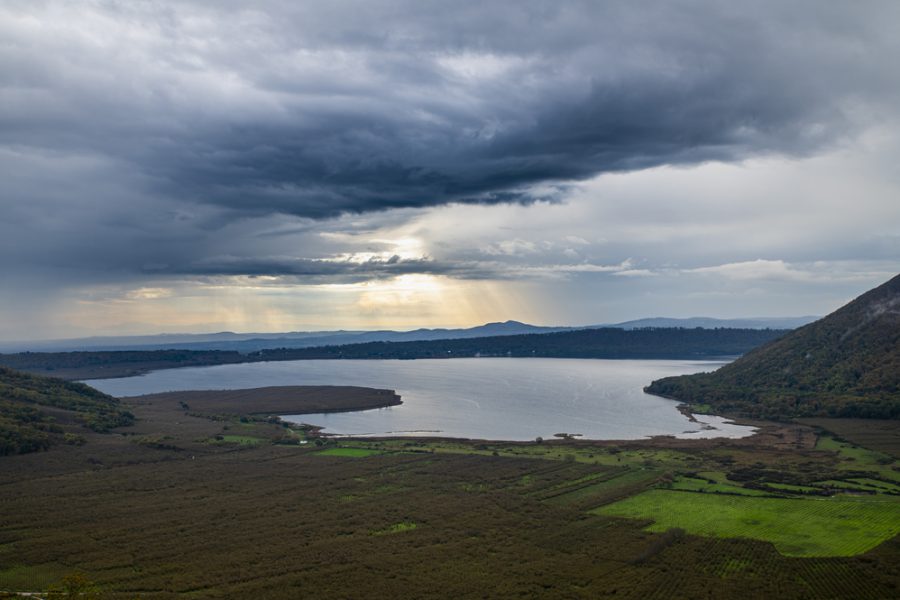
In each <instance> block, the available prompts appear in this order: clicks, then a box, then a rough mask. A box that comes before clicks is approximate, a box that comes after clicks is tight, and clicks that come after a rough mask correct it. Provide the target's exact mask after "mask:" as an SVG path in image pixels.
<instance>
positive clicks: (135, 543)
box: [0, 389, 900, 599]
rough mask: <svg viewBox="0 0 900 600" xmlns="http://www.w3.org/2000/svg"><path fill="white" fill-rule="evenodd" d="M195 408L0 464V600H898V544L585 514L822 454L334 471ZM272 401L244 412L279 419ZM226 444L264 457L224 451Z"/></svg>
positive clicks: (557, 448)
mask: <svg viewBox="0 0 900 600" xmlns="http://www.w3.org/2000/svg"><path fill="white" fill-rule="evenodd" d="M331 391H335V390H334V389H332V390H331ZM259 393H260V392H257V394H259ZM322 393H324V391H322ZM360 393H362V392H360ZM205 394H207V393H204V394H201V395H197V396H194V397H193V398H191V397H190V396H185V395H183V394H178V395H169V396H166V395H157V397H155V398H154V397H150V398H148V397H143V398H135V399H126V400H125V401H124V402H125V404H126V405H127V407H128V408H129V409H130V410H132V411H133V412H134V413H135V415H136V417H137V421H136V424H135V426H133V427H129V428H125V429H121V430H118V432H116V433H112V434H105V435H102V434H96V433H93V432H90V431H86V433H85V436H86V438H87V443H86V444H84V445H82V446H72V447H65V448H63V447H56V448H53V449H51V450H50V451H48V452H42V453H34V454H28V455H21V456H12V457H5V458H3V459H2V463H0V465H2V469H0V504H2V506H3V512H2V518H0V590H3V589H10V588H11V587H16V586H17V587H18V589H25V588H26V587H29V586H28V585H27V584H28V582H29V581H32V583H34V586H36V587H34V586H32V587H31V589H41V588H43V589H46V588H48V587H50V586H51V585H53V584H55V583H58V582H60V581H61V580H62V578H63V576H65V575H66V574H70V573H73V572H80V573H83V574H84V576H85V577H87V578H88V579H89V580H90V581H92V582H94V583H95V584H96V586H97V587H98V589H99V590H101V591H103V592H104V593H105V597H107V598H134V597H141V598H145V599H154V598H171V597H175V596H176V595H178V596H182V595H184V596H193V597H198V598H199V597H202V598H215V597H221V598H226V597H227V598H235V597H254V598H273V599H278V598H297V597H305V596H308V595H311V594H314V595H316V596H322V597H338V598H367V599H368V598H388V597H417V598H448V597H454V598H482V597H493V598H504V597H542V598H579V597H580V598H641V599H644V598H758V597H779V598H836V597H854V598H862V599H865V598H886V597H892V596H894V595H895V594H894V593H895V591H896V589H895V588H894V587H893V586H894V585H895V584H896V583H897V581H898V575H900V573H898V569H900V567H898V565H900V560H898V558H900V543H898V542H897V540H893V541H891V542H888V543H886V544H883V545H882V546H880V547H878V548H876V549H875V550H873V551H871V552H869V553H867V554H865V555H862V556H859V557H854V558H834V559H796V558H793V559H792V558H786V557H784V556H781V555H780V554H778V552H776V551H775V549H774V548H773V547H772V546H771V545H770V544H766V543H761V542H753V541H747V540H737V539H734V540H716V539H708V538H700V537H695V536H692V535H687V534H681V532H677V531H676V532H670V533H663V534H653V533H648V532H645V531H643V530H642V529H641V526H642V525H643V524H642V523H639V522H634V521H627V520H621V519H616V518H611V517H604V516H600V515H589V514H586V512H585V511H586V510H589V509H591V508H595V507H597V506H599V505H601V504H605V503H607V502H611V501H613V500H615V499H617V498H618V497H621V495H622V494H625V495H629V494H633V493H637V492H639V491H641V490H644V489H647V486H649V485H652V484H653V483H654V482H657V481H661V480H665V479H666V478H667V477H668V475H667V472H666V470H667V469H669V468H671V465H673V464H679V465H682V466H681V467H679V468H680V469H689V468H696V469H704V468H712V467H711V466H710V465H712V466H716V465H721V466H722V468H724V469H734V470H736V471H740V470H746V469H747V468H750V467H753V466H754V465H756V467H757V468H759V469H760V470H761V471H766V470H767V469H769V470H771V469H775V468H777V469H781V470H787V471H797V472H805V471H804V470H813V471H819V472H826V471H827V470H828V469H829V468H831V467H830V464H831V461H833V460H834V457H833V455H831V454H829V453H822V452H814V451H813V450H810V449H803V448H800V447H795V449H794V450H792V451H791V452H783V451H780V450H778V449H775V448H771V447H766V446H765V445H755V446H754V445H752V444H751V443H748V444H747V445H745V446H737V447H736V446H730V445H729V443H728V442H725V443H720V442H708V443H706V444H703V443H700V442H698V441H689V442H690V443H689V444H686V445H683V446H681V447H680V448H679V449H678V450H677V451H676V450H671V451H669V450H663V448H665V447H666V446H665V444H666V443H667V442H670V441H671V440H663V439H657V440H653V441H650V442H633V443H629V444H624V445H619V446H616V445H615V444H612V443H605V444H591V443H590V442H583V441H579V442H566V441H553V442H545V443H543V444H540V445H537V444H518V445H516V444H505V443H503V442H477V443H476V442H470V443H463V442H456V443H454V444H451V445H448V444H447V442H443V444H444V446H441V445H440V444H441V442H440V441H438V440H391V441H374V442H368V443H367V444H368V446H367V447H369V448H371V449H372V450H374V451H378V452H381V454H378V455H372V456H367V457H365V458H347V457H341V456H326V455H323V454H320V449H319V448H318V447H317V446H316V445H315V444H313V443H307V444H304V445H296V446H288V445H282V444H273V443H268V442H270V441H279V440H280V439H282V438H283V436H285V435H302V433H299V432H296V431H291V430H286V429H285V427H284V426H283V424H280V423H277V422H270V421H268V420H266V419H254V418H252V417H249V416H247V415H244V417H245V418H244V419H243V420H242V419H241V418H239V417H235V416H231V417H230V416H228V413H230V412H232V411H233V410H234V409H235V408H236V405H235V404H229V403H228V401H226V399H227V398H228V396H227V395H219V396H218V397H220V398H223V404H222V405H221V406H216V405H215V395H214V394H212V393H209V394H210V395H208V396H207V395H205ZM215 394H221V393H219V392H216V393H215ZM276 396H277V397H276ZM279 398H283V397H282V396H278V395H273V396H271V397H270V398H269V399H268V400H265V401H262V402H260V403H259V404H258V405H257V406H256V408H260V407H261V406H266V407H267V408H277V409H278V410H276V411H275V412H281V408H283V407H282V405H280V404H277V403H278V402H280V401H281V400H279ZM258 399H259V396H258ZM237 401H238V400H236V399H235V397H234V396H232V397H231V402H237ZM269 401H271V402H273V403H276V406H272V405H267V404H266V402H269ZM182 403H184V404H186V405H187V407H185V406H184V405H182ZM201 408H202V411H203V412H204V413H205V414H206V416H201V414H200V413H199V412H195V411H199V410H200V409H201ZM262 412H268V410H263V411H262ZM217 436H221V437H222V440H216V437H217ZM239 438H246V439H258V440H262V441H263V442H265V443H260V444H257V445H243V444H241V443H240V442H239V441H231V442H229V441H228V440H229V439H235V440H237V439H239ZM685 442H688V441H685ZM325 443H326V444H334V442H333V441H325ZM355 443H356V444H361V443H363V442H355ZM537 451H539V452H540V454H537V453H535V452H537ZM558 453H562V454H558ZM565 453H569V454H565ZM574 453H577V455H578V460H577V461H576V460H560V457H561V456H562V455H563V454H565V455H566V456H572V457H573V458H574ZM494 454H499V455H498V456H494ZM669 454H671V457H670V458H667V456H668V455H669ZM620 456H621V457H625V458H623V459H622V462H621V466H618V465H619V463H618V462H616V461H617V460H618V457H620ZM592 457H596V462H590V461H593V460H594V458H592ZM642 457H644V458H642ZM667 461H668V462H667ZM23 573H24V575H23ZM31 574H37V575H41V574H42V575H41V576H42V577H44V579H43V580H40V581H39V580H34V579H33V580H28V577H29V576H32V575H31ZM37 575H33V576H34V577H37ZM44 584H46V585H44ZM23 586H24V587H23Z"/></svg>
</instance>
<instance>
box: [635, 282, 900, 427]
mask: <svg viewBox="0 0 900 600" xmlns="http://www.w3.org/2000/svg"><path fill="white" fill-rule="evenodd" d="M647 391H648V392H650V393H653V394H659V395H662V396H667V397H671V398H675V399H677V400H682V401H684V402H687V403H690V404H708V405H711V406H712V407H713V408H714V409H715V410H716V411H721V412H726V413H732V414H741V415H747V416H753V417H765V418H791V417H799V416H837V417H869V418H890V419H896V418H900V275H898V276H897V277H894V278H893V279H891V280H890V281H888V282H887V283H885V284H883V285H881V286H879V287H877V288H875V289H873V290H871V291H869V292H867V293H865V294H863V295H862V296H860V297H859V298H857V299H856V300H854V301H852V302H850V303H849V304H847V305H846V306H844V307H843V308H840V309H838V310H837V311H835V312H834V313H832V314H830V315H828V316H827V317H825V318H823V319H820V320H819V321H816V322H815V323H811V324H809V325H806V326H805V327H802V328H800V329H797V330H795V331H793V332H791V333H789V334H787V335H785V336H784V337H782V338H780V339H778V340H775V341H774V342H771V343H769V344H767V345H765V346H762V347H760V348H757V349H756V350H754V351H753V352H750V353H748V354H747V355H746V356H744V357H742V358H740V359H738V360H736V361H735V362H733V363H731V364H729V365H726V366H724V367H722V368H721V369H719V370H717V371H715V372H713V373H704V374H698V375H686V376H681V377H667V378H665V379H660V380H658V381H654V382H653V383H652V384H651V385H650V386H648V387H647Z"/></svg>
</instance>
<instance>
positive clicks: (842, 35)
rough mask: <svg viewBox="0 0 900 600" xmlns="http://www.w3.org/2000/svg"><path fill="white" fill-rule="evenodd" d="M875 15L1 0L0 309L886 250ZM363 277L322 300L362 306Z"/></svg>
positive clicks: (891, 153) (481, 286)
mask: <svg viewBox="0 0 900 600" xmlns="http://www.w3.org/2000/svg"><path fill="white" fill-rule="evenodd" d="M898 22H900V6H898V5H897V4H896V3H894V2H889V1H884V2H877V1H873V2H864V3H845V4H838V3H825V4H823V3H821V2H759V3H728V2H715V1H711V0H710V1H690V0H685V1H676V2H639V3H636V2H593V1H585V2H577V1H568V2H538V1H530V2H529V1H515V2H465V1H463V2H454V3H445V2H443V3H439V2H419V1H415V2H413V1H410V2H400V1H395V2H378V1H373V0H367V1H360V2H347V1H335V2H328V3H296V2H287V1H280V0H271V1H257V2H253V3H244V2H237V1H222V0H215V1H214V0H209V1H202V0H196V1H187V0H185V1H171V2H162V1H160V2H149V1H147V2H143V1H134V2H117V1H114V0H95V1H86V2H77V3H74V2H65V1H62V0H60V1H50V0H47V1H41V0H27V1H17V0H8V1H6V2H4V3H3V4H2V6H0V39H3V43H2V44H0V107H2V110H0V177H2V180H3V184H2V186H3V187H2V192H0V193H2V197H0V201H2V208H3V212H4V215H3V219H2V220H0V269H2V272H3V274H4V275H3V277H4V285H3V288H4V289H3V290H2V291H0V302H2V303H3V307H4V318H3V320H4V322H5V323H4V326H3V327H0V333H2V332H4V331H5V332H7V335H20V336H22V335H30V331H31V330H32V329H34V328H36V327H38V326H39V325H37V324H38V323H40V324H42V325H40V327H43V329H45V330H47V331H45V332H43V333H42V335H46V333H48V332H49V330H50V329H53V328H56V327H62V328H65V327H67V326H71V325H72V323H73V322H74V321H75V320H81V321H83V322H84V323H85V324H86V325H85V327H88V328H90V327H93V326H96V325H97V324H98V323H102V318H101V317H100V316H99V315H101V314H107V315H115V316H114V317H110V318H109V322H108V323H104V324H103V325H104V326H106V327H113V326H117V324H128V323H131V324H132V325H133V326H134V327H137V328H140V327H155V328H157V329H168V327H166V326H165V325H166V320H165V315H166V314H170V315H171V314H172V312H173V311H177V310H179V307H180V309H184V310H187V309H186V308H185V307H187V306H189V305H191V303H192V302H196V304H197V306H206V307H213V308H215V310H218V311H219V313H217V314H219V315H220V316H217V317H215V318H210V320H208V321H203V320H202V319H201V318H200V317H199V316H198V317H197V318H196V319H194V320H193V321H190V323H193V324H194V325H196V326H202V327H217V326H220V325H222V326H227V325H228V324H229V323H237V325H235V327H241V326H246V327H251V328H252V327H253V325H254V323H255V322H254V321H253V320H252V317H247V316H246V315H247V314H250V313H252V312H254V311H255V312H257V313H259V312H260V311H261V310H262V312H265V311H270V312H271V313H272V314H277V315H281V316H276V317H271V319H273V320H270V321H267V322H265V323H263V325H265V326H269V325H266V323H273V324H271V326H272V327H281V326H284V327H289V326H292V325H294V324H312V325H315V324H316V323H319V322H321V321H322V319H323V315H328V314H329V311H328V309H326V308H315V307H316V306H325V305H327V304H328V303H329V302H330V301H329V300H325V301H322V300H321V298H320V294H322V293H324V291H323V290H325V289H326V288H323V287H322V286H328V285H336V286H351V287H352V286H365V285H370V286H375V287H378V286H381V288H379V289H380V290H381V292H384V293H383V294H382V296H381V297H383V298H387V299H388V301H387V303H386V304H384V306H388V305H390V306H391V307H393V308H392V309H391V310H394V313H392V315H393V316H391V315H388V316H386V317H385V319H386V321H384V322H385V323H387V324H392V323H396V322H397V321H396V317H397V315H399V314H401V313H402V314H403V315H405V318H408V320H410V322H411V321H412V320H413V319H415V318H419V319H420V321H423V323H422V324H429V323H435V324H457V322H464V321H467V320H472V319H481V318H504V317H516V318H531V319H533V320H539V321H544V322H546V321H548V320H554V321H555V322H571V321H579V320H580V321H588V322H589V321H602V320H611V319H606V318H605V317H606V315H605V314H599V312H600V311H601V310H602V311H613V312H616V314H615V315H614V317H618V316H621V317H623V318H630V317H638V316H645V315H644V314H626V311H625V310H624V308H623V306H625V304H627V305H628V306H629V307H630V308H631V309H632V310H642V311H649V312H653V313H654V314H674V313H676V312H679V311H680V312H685V311H687V310H689V307H690V306H695V307H697V308H698V309H702V310H705V311H708V312H710V311H712V312H719V313H724V312H729V311H731V312H735V311H743V312H748V311H750V312H752V307H751V306H749V305H747V304H741V305H739V306H738V305H731V306H726V307H725V308H722V309H721V310H719V311H715V310H714V309H715V306H716V305H714V304H713V299H716V298H718V299H720V300H721V298H722V297H723V296H721V295H719V296H717V295H716V294H726V295H727V294H731V297H734V296H735V295H737V293H738V291H739V290H743V291H744V292H746V294H749V295H750V297H752V296H753V295H754V294H756V293H757V291H758V290H759V289H760V288H759V285H761V283H760V282H767V281H768V282H779V283H778V285H786V283H785V282H793V283H794V284H795V285H798V286H799V285H805V286H807V287H805V288H803V290H804V293H806V292H808V297H812V293H813V292H812V290H814V289H815V286H817V285H819V284H820V282H821V281H822V280H823V279H829V277H830V280H831V281H832V282H845V283H846V282H848V281H856V282H857V284H858V286H863V285H864V284H865V285H868V284H869V283H874V282H876V281H875V280H876V279H877V278H879V277H881V276H882V275H883V274H885V273H887V274H890V273H891V271H894V270H896V267H897V263H898V258H900V252H898V241H897V234H898V231H900V215H898V213H897V210H896V209H895V208H894V206H895V205H896V204H897V203H896V201H895V199H896V197H897V192H898V188H900V184H898V181H897V179H896V174H895V171H894V168H895V165H896V163H897V159H898V152H897V148H898V145H897V137H896V133H897V131H898V113H897V109H896V106H898V105H900V75H898V73H900V72H898V71H897V70H896V68H895V62H896V60H895V59H896V57H898V56H900V37H898V36H897V35H896V33H897V31H896V29H897V28H896V23H898ZM848 265H854V266H852V267H850V266H848ZM829 274H830V275H829ZM416 278H418V279H416ZM422 278H425V279H422ZM411 281H415V282H418V283H416V285H418V286H419V288H421V289H420V291H422V290H425V291H424V292H423V293H425V292H428V293H432V292H433V294H432V296H433V298H432V297H431V296H429V298H431V299H430V300H429V299H423V298H421V297H420V295H417V293H413V292H411V291H410V290H411V289H412V288H413V287H415V286H413V285H412V284H411V283H410V282H411ZM423 281H430V283H429V284H428V285H425V284H423V283H422V282H423ZM710 281H712V282H717V283H709V282H710ZM625 282H628V283H627V285H626V284H625ZM704 282H706V283H704ZM736 282H742V283H743V284H744V286H743V287H742V288H736V287H733V286H734V285H736ZM495 283H496V285H499V286H500V287H499V288H498V287H492V288H491V290H492V291H487V288H488V287H490V286H492V285H494V284H495ZM391 285H394V286H395V287H396V290H399V291H396V290H395V291H385V289H388V288H390V286H391ZM703 285H705V286H707V288H708V289H709V290H710V295H708V296H707V298H708V299H710V301H709V302H707V303H705V304H704V303H702V302H701V303H699V304H698V303H697V302H696V298H693V299H692V298H691V297H690V294H692V293H694V292H693V291H692V292H688V291H687V290H689V289H694V288H695V287H697V286H703ZM841 285H844V284H841V283H835V286H836V287H832V288H831V291H830V294H831V295H830V296H828V298H829V302H831V301H833V300H835V299H844V296H846V295H847V294H848V293H850V288H847V287H841ZM848 285H849V284H848ZM317 286H318V287H317ZM385 286H387V287H385ZM429 286H431V287H429ZM453 286H457V288H458V290H462V289H465V290H467V291H466V292H465V294H463V293H462V292H460V294H461V295H466V294H468V296H467V298H468V300H466V301H465V302H462V301H460V302H459V303H461V304H465V305H466V307H467V308H466V310H465V311H464V312H463V313H461V314H464V316H459V317H458V318H457V317H453V316H451V315H449V313H447V312H446V310H445V312H444V313H441V312H440V305H441V302H440V301H439V300H436V298H439V297H441V296H442V295H444V296H446V295H447V294H449V291H448V290H449V289H450V288H452V287H453ZM503 286H506V287H505V288H504V287H503ZM653 286H656V287H655V288H654V287H653ZM723 286H724V287H723ZM810 286H813V287H810ZM501 288H503V289H505V290H506V296H507V297H506V299H505V300H503V301H500V300H496V299H495V300H490V301H488V300H485V299H486V298H488V297H489V296H490V297H495V298H501V297H503V296H504V293H503V292H501V291H497V290H499V289H501ZM146 289H150V290H157V292H159V290H163V291H162V292H159V293H157V292H154V294H151V295H150V296H149V297H148V296H146V294H144V295H142V293H141V290H146ZM354 289H355V288H354ZM372 289H374V288H372ZM372 289H360V290H357V292H354V294H355V295H353V300H352V301H347V302H345V303H344V305H342V306H344V308H343V309H342V310H344V313H343V314H344V320H343V321H341V323H340V324H342V325H352V322H353V319H354V318H358V320H359V321H360V324H362V325H365V324H366V323H375V322H374V321H373V320H372V319H374V317H373V315H374V314H375V312H377V310H378V306H380V305H379V304H378V302H375V301H373V300H371V298H369V300H365V299H364V298H363V295H364V294H366V293H369V294H370V296H371V294H372V293H374V292H372ZM561 289H566V298H567V299H568V300H567V301H566V302H563V303H562V304H560V303H559V302H558V301H555V300H552V299H548V298H550V297H551V296H552V291H553V290H561ZM662 289H669V290H670V291H671V296H672V298H673V299H674V300H673V303H672V304H669V306H668V307H667V306H666V305H665V304H663V303H661V302H659V301H658V300H657V301H656V304H654V300H653V298H657V299H658V297H659V296H660V295H661V294H662V292H661V290H662ZM797 289H799V288H795V292H796V291H797ZM273 290H278V291H277V292H276V291H273ZM429 290H430V291H429ZM332 291H334V290H332ZM853 291H858V290H856V289H855V288H854V289H853ZM334 292H335V294H337V293H338V292H337V291H334ZM381 292H379V293H381ZM395 292H396V293H395ZM779 293H780V292H779ZM804 293H799V294H797V293H795V294H793V296H792V294H791V293H789V292H786V291H785V292H784V294H782V295H779V294H775V295H774V296H772V297H773V298H790V297H794V298H802V297H807V296H804ZM273 294H274V295H277V296H278V300H277V301H271V302H274V304H272V303H271V302H270V300H271V298H272V295H273ZM304 294H305V296H304ZM598 294H600V295H602V297H603V298H604V300H603V302H601V303H595V304H593V305H592V304H591V303H590V300H589V299H590V298H597V296H598ZM300 296H303V298H302V299H301V298H300ZM513 296H516V298H517V299H514V298H512V297H513ZM333 297H334V298H337V297H338V296H333ZM342 297H343V296H342ZM460 297H461V296H460ZM210 298H215V299H216V300H215V301H211V300H210ZM313 298H315V299H313ZM478 298H480V299H481V300H483V301H479V300H478ZM574 298H583V299H582V300H579V301H575V300H573V299H574ZM626 298H631V299H630V300H626ZM642 298H643V300H642ZM677 298H681V300H677ZM267 299H268V300H267ZM291 299H293V300H291ZM148 302H149V303H151V304H152V303H156V304H152V305H153V306H156V308H155V309H153V310H150V309H148V308H147V307H148V306H151V304H147V303H148ZM292 302H293V304H292ZM429 302H431V304H429ZM615 302H619V303H620V304H619V305H618V306H619V308H616V306H617V305H616V304H615ZM679 302H680V304H679ZM92 303H93V304H92ZM217 303H219V304H221V306H219V304H217ZM391 303H393V304H391ZM459 303H458V304H459ZM622 303H625V304H622ZM764 304H765V303H764ZM138 305H140V306H141V307H142V308H140V309H139V308H138ZM432 305H433V306H432ZM548 306H556V307H557V308H555V309H549V308H547V307H548ZM591 306H593V307H594V308H595V309H596V312H597V314H592V313H591ZM719 306H720V307H721V306H724V305H719ZM61 307H64V308H61ZM91 307H93V308H91ZM216 307H218V308H216ZM248 307H249V308H248ZM260 307H263V309H264V310H263V309H261V308H260ZM273 307H274V308H273ZM479 307H482V308H483V310H481V309H480V308H479ZM560 307H562V308H560ZM213 308H210V310H213ZM445 308H446V307H445ZM821 309H822V306H821V304H820V305H816V306H813V307H810V309H809V310H803V308H802V307H801V306H799V305H797V304H796V303H795V304H793V305H785V309H784V310H783V311H782V312H784V313H795V314H796V313H798V312H814V311H817V310H821ZM91 310H93V311H94V312H91ZM167 310H168V311H169V312H168V313H167V312H166V311H167ZM198 310H199V309H198ZM479 310H481V312H479ZM29 311H30V314H32V315H33V318H32V319H26V320H23V319H22V318H20V317H12V316H7V315H11V314H13V313H16V314H19V313H25V312H29ZM66 311H68V312H66ZM85 311H87V312H85ZM141 311H145V312H144V313H141ZM146 311H149V312H146ZM154 311H155V312H154ZM354 311H357V312H354ZM366 311H370V312H366ZM372 311H375V312H372ZM404 311H405V312H404ZM514 311H520V312H519V313H517V314H508V313H509V312H514ZM566 311H569V312H566ZM773 311H775V305H774V300H773V301H772V302H771V303H770V304H766V305H765V306H763V311H762V312H769V313H771V312H773ZM64 313H65V314H68V315H70V316H69V317H59V316H58V315H62V314H64ZM522 313H524V314H522ZM49 314H54V315H57V316H56V317H54V319H56V320H55V321H54V320H53V319H49V317H47V315H49ZM234 314H240V315H242V316H241V319H245V320H240V319H238V320H235V319H234V318H232V317H229V316H228V315H234ZM298 314H300V315H301V316H297V315H298ZM760 314H761V313H760ZM91 315H93V316H91ZM221 315H225V316H221ZM285 315H294V317H296V318H294V319H293V320H291V318H289V317H287V316H285ZM60 319H62V321H60ZM66 319H68V321H66ZM391 319H395V320H394V321H391ZM173 322H177V321H173ZM275 322H277V323H278V324H277V325H276V324H274V323H275ZM438 322H439V323H438ZM66 323H68V325H66ZM141 323H143V324H144V325H141ZM260 327H261V326H260ZM69 329H71V327H69ZM72 331H74V329H72Z"/></svg>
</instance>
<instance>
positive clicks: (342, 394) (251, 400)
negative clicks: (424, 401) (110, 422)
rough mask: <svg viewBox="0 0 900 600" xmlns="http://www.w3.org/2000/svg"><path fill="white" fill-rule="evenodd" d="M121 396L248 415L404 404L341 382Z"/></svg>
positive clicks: (127, 399)
mask: <svg viewBox="0 0 900 600" xmlns="http://www.w3.org/2000/svg"><path fill="white" fill-rule="evenodd" d="M120 399H121V400H122V401H123V402H126V403H129V404H136V405H147V404H161V405H172V406H176V405H177V406H179V407H181V408H182V409H184V410H186V411H192V412H199V413H216V414H219V413H226V414H238V415H247V416H251V415H272V416H280V415H286V414H296V415H302V414H315V413H328V412H355V411H360V410H370V409H376V408H387V407H390V406H398V405H400V404H403V400H402V399H401V398H400V396H399V395H398V394H397V393H396V392H395V391H394V390H387V389H379V388H368V387H361V386H341V385H305V386H304V385H291V386H271V387H257V388H239V389H227V390H182V391H173V392H160V393H156V394H142V395H139V396H122V397H121V398H120Z"/></svg>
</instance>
